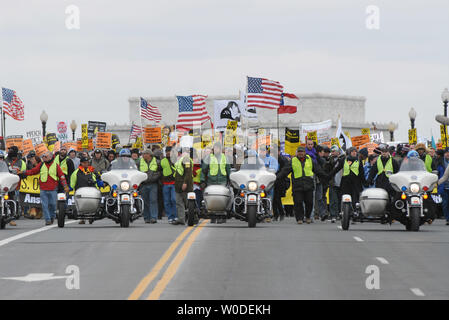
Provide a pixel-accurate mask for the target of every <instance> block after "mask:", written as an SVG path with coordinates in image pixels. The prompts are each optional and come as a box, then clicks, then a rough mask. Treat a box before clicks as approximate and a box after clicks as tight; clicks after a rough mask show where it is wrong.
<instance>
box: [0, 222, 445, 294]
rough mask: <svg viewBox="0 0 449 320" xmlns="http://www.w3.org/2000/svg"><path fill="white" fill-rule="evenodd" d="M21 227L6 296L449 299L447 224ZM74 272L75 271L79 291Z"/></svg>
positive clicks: (5, 242) (0, 272)
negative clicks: (415, 227)
mask: <svg viewBox="0 0 449 320" xmlns="http://www.w3.org/2000/svg"><path fill="white" fill-rule="evenodd" d="M17 224H18V226H17V227H10V226H7V227H6V229H5V230H0V299H70V300H72V299H182V300H184V299H186V300H191V299H206V300H209V299H212V300H220V299H231V300H232V299H244V300H247V299H248V300H252V299H270V300H286V299H287V300H288V299H449V277H447V272H448V270H449V237H448V235H449V227H447V226H445V223H444V221H443V220H438V221H436V222H434V224H432V225H430V226H429V225H425V226H422V227H421V231H420V232H406V231H405V228H404V227H403V226H402V225H401V224H399V223H395V224H393V225H392V226H389V225H380V224H369V223H364V224H360V223H359V224H356V225H351V228H350V230H349V231H342V230H341V229H340V228H339V225H340V224H339V223H336V224H332V223H330V222H326V223H323V222H315V223H313V224H310V225H297V224H296V222H295V220H294V219H293V218H286V219H285V220H284V221H283V222H273V223H263V224H258V225H257V227H256V228H254V229H249V228H247V224H246V223H244V222H241V221H236V220H234V219H233V220H230V221H228V222H227V223H226V224H221V225H217V224H210V223H209V221H208V220H203V221H201V222H200V225H199V226H197V227H183V226H172V225H169V224H168V223H167V221H166V220H165V219H164V220H162V221H161V220H159V222H158V223H157V224H154V225H152V224H144V223H143V220H142V219H140V220H138V221H135V222H134V223H133V224H131V226H130V228H127V229H126V228H120V227H119V225H117V224H115V223H114V222H113V221H111V220H108V219H105V220H101V221H96V222H95V223H94V224H93V225H88V224H86V225H79V224H78V223H77V222H73V223H70V224H67V225H66V227H65V228H63V229H59V228H57V227H56V226H55V225H54V226H52V227H50V228H48V227H45V228H43V220H39V221H35V220H23V219H22V220H19V221H17ZM68 266H75V268H78V270H79V288H78V286H76V285H75V288H73V284H74V283H76V281H75V280H74V279H77V278H76V275H77V272H76V271H75V272H74V271H73V270H74V269H69V270H68V269H67V267H68ZM72 268H73V267H72ZM367 268H368V272H369V273H366V272H367ZM372 270H374V273H372V272H373V271H372ZM376 270H377V271H378V273H377V272H376ZM377 274H378V278H374V277H375V276H376V275H377ZM66 277H71V278H70V279H67V278H66ZM368 277H370V279H369V280H370V281H368V282H369V284H373V285H374V286H375V288H374V289H368V288H367V285H366V282H367V278H368ZM11 278H15V279H11ZM373 279H375V280H377V279H378V287H377V286H376V284H377V282H376V281H375V280H373ZM31 280H32V281H31ZM67 282H69V285H67ZM70 283H71V284H72V286H70ZM70 287H72V289H69V288H70Z"/></svg>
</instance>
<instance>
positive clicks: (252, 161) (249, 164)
mask: <svg viewBox="0 0 449 320" xmlns="http://www.w3.org/2000/svg"><path fill="white" fill-rule="evenodd" d="M264 168H265V163H264V162H263V161H262V159H260V158H259V157H248V158H246V159H245V161H244V162H243V164H242V166H241V167H240V170H260V169H264Z"/></svg>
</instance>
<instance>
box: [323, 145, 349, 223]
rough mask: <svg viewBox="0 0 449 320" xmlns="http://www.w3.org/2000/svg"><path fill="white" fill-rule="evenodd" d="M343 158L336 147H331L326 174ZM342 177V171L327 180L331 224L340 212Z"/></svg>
mask: <svg viewBox="0 0 449 320" xmlns="http://www.w3.org/2000/svg"><path fill="white" fill-rule="evenodd" d="M340 158H344V155H342V154H341V150H340V148H339V147H338V146H337V145H333V146H332V147H331V155H330V157H329V162H328V164H327V165H326V167H325V168H326V170H325V171H326V172H327V173H331V172H332V170H333V169H334V167H335V166H336V165H337V164H338V162H339V159H340ZM342 175H343V170H340V171H338V172H336V173H335V175H334V177H333V178H331V179H330V180H329V213H330V218H331V222H332V223H334V222H335V221H336V218H337V217H338V213H339V212H340V211H341V210H340V207H341V191H340V186H341V178H342Z"/></svg>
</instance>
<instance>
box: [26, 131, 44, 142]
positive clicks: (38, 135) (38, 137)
mask: <svg viewBox="0 0 449 320" xmlns="http://www.w3.org/2000/svg"><path fill="white" fill-rule="evenodd" d="M25 137H26V138H27V139H31V140H32V141H33V145H37V144H39V143H42V131H41V130H32V131H27V132H26V134H25Z"/></svg>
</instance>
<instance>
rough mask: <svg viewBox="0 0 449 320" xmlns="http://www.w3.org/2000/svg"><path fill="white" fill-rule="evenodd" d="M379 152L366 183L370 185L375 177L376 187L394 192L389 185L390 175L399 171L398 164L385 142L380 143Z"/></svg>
mask: <svg viewBox="0 0 449 320" xmlns="http://www.w3.org/2000/svg"><path fill="white" fill-rule="evenodd" d="M378 149H379V151H380V152H381V155H380V157H378V158H377V162H376V165H374V166H373V167H372V168H371V170H370V173H369V176H368V181H367V185H372V184H373V181H374V178H376V175H377V178H376V184H375V186H376V188H381V189H384V190H386V191H387V192H388V193H389V194H390V195H393V194H394V190H393V188H392V187H391V185H390V176H391V175H392V174H395V173H397V172H398V171H399V164H398V163H397V161H396V160H394V159H393V157H392V156H391V155H390V152H389V151H388V146H387V145H386V144H381V145H380V146H379V147H378Z"/></svg>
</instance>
